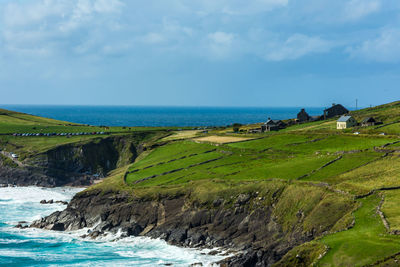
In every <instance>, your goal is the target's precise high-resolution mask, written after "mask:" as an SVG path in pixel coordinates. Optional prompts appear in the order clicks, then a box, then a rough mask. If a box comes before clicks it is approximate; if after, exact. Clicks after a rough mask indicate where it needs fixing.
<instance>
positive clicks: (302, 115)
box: [297, 108, 310, 122]
mask: <svg viewBox="0 0 400 267" xmlns="http://www.w3.org/2000/svg"><path fill="white" fill-rule="evenodd" d="M297 120H298V121H299V122H306V121H309V120H310V116H309V115H308V113H307V112H306V110H305V109H304V108H302V109H301V110H300V112H299V113H297Z"/></svg>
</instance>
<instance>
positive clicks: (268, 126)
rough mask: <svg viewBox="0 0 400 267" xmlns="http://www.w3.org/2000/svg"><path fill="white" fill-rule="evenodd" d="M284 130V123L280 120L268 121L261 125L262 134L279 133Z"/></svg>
mask: <svg viewBox="0 0 400 267" xmlns="http://www.w3.org/2000/svg"><path fill="white" fill-rule="evenodd" d="M285 128H286V123H284V122H283V121H281V120H271V119H268V121H267V122H266V123H264V124H263V125H261V131H262V132H270V131H279V130H281V129H285Z"/></svg>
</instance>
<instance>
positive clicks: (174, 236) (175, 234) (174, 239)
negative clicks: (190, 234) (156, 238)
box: [168, 229, 187, 244]
mask: <svg viewBox="0 0 400 267" xmlns="http://www.w3.org/2000/svg"><path fill="white" fill-rule="evenodd" d="M186 237H187V232H186V230H183V229H175V230H173V231H171V234H170V236H169V238H168V241H170V242H171V243H173V244H176V243H178V244H179V243H181V242H183V241H184V240H185V239H186Z"/></svg>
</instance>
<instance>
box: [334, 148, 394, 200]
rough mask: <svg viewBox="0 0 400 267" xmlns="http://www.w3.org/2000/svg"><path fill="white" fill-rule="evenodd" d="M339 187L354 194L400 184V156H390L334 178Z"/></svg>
mask: <svg viewBox="0 0 400 267" xmlns="http://www.w3.org/2000/svg"><path fill="white" fill-rule="evenodd" d="M334 182H335V183H337V187H338V188H340V189H342V190H344V191H347V192H350V193H352V194H360V195H362V194H366V193H368V192H370V191H372V190H376V189H381V188H385V187H393V186H400V157H399V156H398V155H393V156H388V157H386V158H384V159H381V160H378V161H374V162H372V163H371V164H368V165H366V166H363V167H361V168H357V169H355V170H352V171H350V172H347V173H344V174H341V175H339V176H337V177H335V178H334Z"/></svg>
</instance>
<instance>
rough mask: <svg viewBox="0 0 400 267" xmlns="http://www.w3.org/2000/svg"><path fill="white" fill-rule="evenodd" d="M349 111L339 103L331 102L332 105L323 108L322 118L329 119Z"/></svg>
mask: <svg viewBox="0 0 400 267" xmlns="http://www.w3.org/2000/svg"><path fill="white" fill-rule="evenodd" d="M347 113H349V111H348V109H346V108H345V107H343V106H342V105H340V104H332V107H330V108H327V109H325V110H324V118H325V119H329V118H333V117H335V116H339V115H344V114H347Z"/></svg>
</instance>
